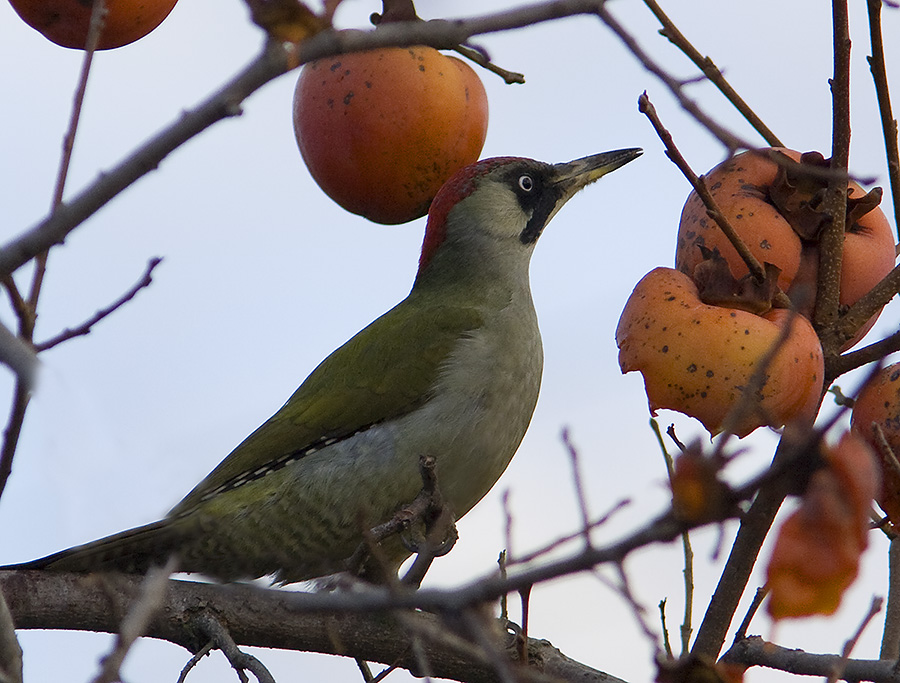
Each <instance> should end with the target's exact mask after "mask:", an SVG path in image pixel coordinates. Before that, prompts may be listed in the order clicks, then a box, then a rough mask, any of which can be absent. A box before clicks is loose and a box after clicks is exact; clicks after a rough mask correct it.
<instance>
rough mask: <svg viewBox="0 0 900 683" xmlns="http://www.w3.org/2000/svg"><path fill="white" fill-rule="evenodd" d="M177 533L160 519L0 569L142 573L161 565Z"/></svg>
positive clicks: (172, 551) (172, 549) (176, 544)
mask: <svg viewBox="0 0 900 683" xmlns="http://www.w3.org/2000/svg"><path fill="white" fill-rule="evenodd" d="M180 536H181V534H180V533H179V531H178V530H177V528H176V527H175V526H174V525H173V524H172V522H171V521H168V520H161V521H159V522H153V523H152V524H146V525H144V526H139V527H136V528H134V529H129V530H128V531H122V532H120V533H118V534H114V535H112V536H107V537H106V538H101V539H99V540H97V541H92V542H90V543H85V544H84V545H78V546H75V547H73V548H69V549H67V550H61V551H59V552H58V553H53V554H52V555H47V556H46V557H41V558H38V559H37V560H32V561H30V562H22V563H20V564H10V565H5V566H0V569H47V570H50V571H60V572H102V571H118V572H127V573H133V574H143V573H145V572H146V571H147V570H148V569H150V568H151V567H153V566H157V565H163V564H165V563H166V562H167V561H168V559H169V557H170V556H172V555H173V554H175V552H176V551H177V549H178V547H179V540H180Z"/></svg>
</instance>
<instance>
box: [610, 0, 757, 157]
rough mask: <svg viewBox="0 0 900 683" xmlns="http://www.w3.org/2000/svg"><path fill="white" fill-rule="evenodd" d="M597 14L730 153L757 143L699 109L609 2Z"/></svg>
mask: <svg viewBox="0 0 900 683" xmlns="http://www.w3.org/2000/svg"><path fill="white" fill-rule="evenodd" d="M597 15H598V16H599V17H600V20H601V21H602V22H603V23H604V24H606V25H607V26H608V27H609V28H610V29H611V30H612V31H613V33H615V34H616V35H617V36H618V37H619V40H621V41H622V42H623V43H624V44H625V47H627V48H628V49H629V51H630V52H631V54H633V55H634V56H635V57H636V58H637V60H638V61H639V62H640V63H641V65H643V67H644V68H645V69H647V71H649V72H650V73H652V74H653V75H654V76H656V77H657V78H659V80H661V81H662V82H663V83H664V84H665V85H666V87H667V88H668V89H669V90H670V91H671V92H672V94H673V95H674V96H675V99H676V100H677V101H678V104H680V105H681V108H682V109H684V110H685V111H686V112H687V113H688V114H690V115H691V116H693V117H694V119H696V120H697V122H698V123H700V125H702V126H703V127H704V128H706V129H707V130H708V131H709V132H710V133H711V134H712V135H713V136H714V137H715V138H716V139H717V140H719V142H721V143H722V144H723V145H724V146H725V148H726V149H727V150H728V155H729V156H730V155H731V154H733V153H734V152H736V151H737V150H740V149H752V148H753V147H754V145H751V144H750V143H749V142H748V141H747V140H745V139H743V138H741V137H740V136H738V135H735V134H734V133H732V132H731V131H729V130H728V129H726V128H725V127H724V126H722V125H720V124H719V123H718V122H717V121H715V120H714V119H713V118H712V117H711V116H709V115H708V114H706V112H704V111H703V110H702V109H700V107H699V106H698V105H697V103H696V102H694V101H693V100H692V99H690V98H689V97H688V96H687V95H685V94H684V88H683V87H682V82H681V81H679V80H677V79H676V78H674V77H673V76H671V75H670V74H669V73H668V72H666V71H665V69H663V68H662V67H661V66H660V65H659V64H658V63H657V62H656V61H654V60H653V59H651V58H650V55H648V54H647V53H646V51H644V49H643V48H641V46H640V45H639V44H638V42H637V41H636V40H635V39H634V37H633V36H632V35H631V34H630V33H628V31H626V30H625V28H624V27H623V26H622V25H621V24H620V23H619V22H618V21H617V20H616V19H615V17H613V16H612V15H611V14H610V13H609V12H608V11H607V10H606V5H602V6H601V7H600V9H599V10H598V12H597Z"/></svg>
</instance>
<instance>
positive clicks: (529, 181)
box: [519, 174, 534, 192]
mask: <svg viewBox="0 0 900 683" xmlns="http://www.w3.org/2000/svg"><path fill="white" fill-rule="evenodd" d="M519 187H520V188H522V190H524V191H525V192H531V191H532V190H533V189H534V178H532V177H531V176H530V175H528V174H526V175H520V176H519Z"/></svg>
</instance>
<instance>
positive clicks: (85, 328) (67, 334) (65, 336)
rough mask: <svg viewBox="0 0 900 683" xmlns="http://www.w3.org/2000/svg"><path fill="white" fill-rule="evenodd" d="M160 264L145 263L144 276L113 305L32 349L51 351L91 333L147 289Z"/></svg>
mask: <svg viewBox="0 0 900 683" xmlns="http://www.w3.org/2000/svg"><path fill="white" fill-rule="evenodd" d="M160 263H162V259H161V258H158V257H154V258H152V259H150V260H149V261H148V262H147V267H146V268H145V269H144V274H143V275H142V276H141V278H140V280H138V281H137V282H136V283H134V285H132V286H131V288H130V289H129V290H128V291H127V292H125V293H124V294H123V295H122V296H120V297H119V298H118V299H116V300H115V301H114V302H113V303H111V304H110V305H109V306H107V307H105V308H101V309H100V310H98V311H97V312H96V313H94V315H92V316H91V317H90V318H88V319H87V320H85V321H84V322H83V323H81V324H80V325H78V326H76V327H71V328H66V329H65V330H63V331H62V332H60V333H59V334H57V335H56V336H54V337H51V338H50V339H48V340H46V341H43V342H40V343H39V344H35V345H34V348H35V349H36V350H37V351H39V352H40V351H46V350H47V349H52V348H53V347H54V346H57V345H59V344H62V343H63V342H65V341H68V340H70V339H74V338H75V337H81V336H84V335H87V334H90V333H91V329H92V328H93V327H94V325H96V324H97V323H99V322H100V321H101V320H103V319H104V318H106V317H108V316H109V315H111V314H112V313H114V312H115V311H117V310H118V309H119V308H121V307H122V306H124V305H125V304H127V303H128V302H129V301H131V300H132V299H133V298H134V297H135V296H136V295H137V293H138V292H139V291H141V290H142V289H144V288H145V287H149V286H150V284H151V283H152V282H153V277H152V275H153V270H154V268H156V266H158V265H159V264H160Z"/></svg>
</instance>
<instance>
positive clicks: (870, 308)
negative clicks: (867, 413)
mask: <svg viewBox="0 0 900 683" xmlns="http://www.w3.org/2000/svg"><path fill="white" fill-rule="evenodd" d="M898 292H900V266H895V267H894V269H893V270H892V271H891V272H890V273H888V274H887V275H886V276H885V277H884V278H883V279H882V280H881V282H879V283H878V284H877V285H875V286H874V287H873V288H872V289H871V290H869V291H868V292H867V293H866V294H864V295H863V296H862V297H861V298H860V299H859V300H858V301H857V302H856V303H854V304H853V305H852V306H851V307H850V308H849V309H848V310H847V312H846V313H844V314H843V315H841V316H840V317H838V318H836V319H835V320H834V321H833V323H832V324H831V325H828V326H826V327H822V328H820V329H819V338H820V340H821V342H822V349H823V350H824V351H825V353H826V357H829V350H831V351H834V350H836V349H840V348H842V347H843V346H844V345H845V344H846V343H847V341H849V340H850V339H852V338H853V336H854V335H855V334H856V333H857V331H858V330H859V329H860V328H861V327H862V326H863V325H864V324H865V323H866V322H867V321H868V320H869V319H870V318H871V317H872V316H873V315H875V314H877V313H878V312H879V311H881V309H882V308H884V306H885V305H887V303H888V302H889V301H891V299H893V298H894V297H895V296H896V295H897V293H898ZM833 356H834V353H832V354H831V357H833ZM834 377H836V375H835V376H834ZM832 379H833V377H832Z"/></svg>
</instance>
